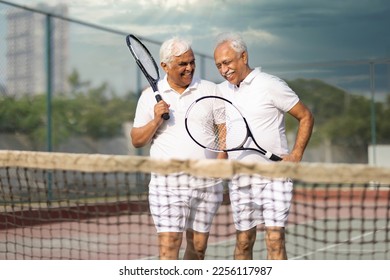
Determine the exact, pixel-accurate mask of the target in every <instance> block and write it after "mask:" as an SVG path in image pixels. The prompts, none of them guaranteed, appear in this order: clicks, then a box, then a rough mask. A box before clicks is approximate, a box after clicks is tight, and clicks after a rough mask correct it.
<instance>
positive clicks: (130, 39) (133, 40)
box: [126, 34, 169, 120]
mask: <svg viewBox="0 0 390 280" xmlns="http://www.w3.org/2000/svg"><path fill="white" fill-rule="evenodd" d="M126 43H127V46H128V47H129V49H130V52H131V54H132V55H133V57H134V59H135V61H136V62H137V65H138V66H139V68H140V69H141V71H142V73H143V74H144V76H145V77H146V79H147V80H148V82H149V84H150V86H151V87H152V89H153V91H154V93H155V94H156V101H157V102H160V101H161V100H162V98H161V95H160V94H159V93H158V87H157V83H158V81H159V80H160V73H159V71H158V66H157V64H156V61H155V60H154V59H153V56H152V55H151V54H150V52H149V50H148V49H147V48H146V47H145V45H144V44H143V43H142V42H141V41H140V40H139V39H138V38H137V37H135V36H134V35H132V34H130V35H127V36H126ZM162 118H163V119H164V120H168V119H169V114H168V113H164V114H163V115H162Z"/></svg>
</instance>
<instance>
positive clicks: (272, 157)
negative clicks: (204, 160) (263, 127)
mask: <svg viewBox="0 0 390 280" xmlns="http://www.w3.org/2000/svg"><path fill="white" fill-rule="evenodd" d="M209 98H216V99H221V100H223V101H225V102H227V103H229V104H230V105H232V106H233V107H234V108H235V109H236V110H237V112H238V113H239V114H240V116H241V117H242V119H243V120H244V123H245V127H246V136H245V138H244V141H243V142H242V143H241V144H240V145H238V146H237V147H236V148H231V149H213V148H210V147H207V146H205V145H203V144H201V143H200V142H199V141H197V140H196V139H195V138H194V137H193V136H192V134H191V133H190V130H189V128H188V119H187V117H188V114H189V112H190V111H191V110H192V108H193V107H194V106H195V104H196V103H198V102H199V101H201V100H203V99H209ZM184 122H185V128H186V130H187V133H188V135H189V136H190V137H191V139H192V140H193V141H194V142H195V143H196V144H198V145H199V146H201V147H202V148H204V149H207V150H210V151H213V152H233V151H255V152H258V153H260V154H262V155H264V156H265V157H267V158H268V159H270V160H272V161H281V160H282V158H281V157H279V156H278V155H275V154H273V153H271V152H269V151H266V150H264V149H263V148H262V147H260V145H259V144H258V143H257V142H256V139H255V137H254V136H253V134H252V131H251V130H250V128H249V125H248V122H247V120H246V118H245V117H244V116H243V115H242V113H241V111H240V110H239V109H238V108H237V107H236V106H235V105H234V104H233V102H231V101H230V100H228V99H226V98H224V97H221V96H217V95H215V96H213V95H207V96H202V97H200V98H198V99H196V100H195V101H194V102H193V103H192V104H191V105H190V107H188V109H187V112H186V116H185V121H184ZM249 137H251V138H252V140H253V143H254V144H255V145H256V147H257V148H258V149H255V148H247V147H244V144H245V143H246V142H247V140H248V138H249Z"/></svg>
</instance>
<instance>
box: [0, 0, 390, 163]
mask: <svg viewBox="0 0 390 280" xmlns="http://www.w3.org/2000/svg"><path fill="white" fill-rule="evenodd" d="M48 10H50V11H51V12H50V13H48V12H43V11H48ZM129 33H135V34H136V35H141V39H143V41H144V42H145V44H146V45H147V47H148V48H149V49H150V51H151V53H152V54H153V56H154V57H155V58H158V50H159V47H160V43H161V42H155V41H151V40H148V39H147V38H143V37H142V34H137V32H133V30H129ZM126 35H127V33H126V32H123V31H119V30H113V29H110V28H106V27H104V26H98V25H95V24H91V23H88V22H83V21H79V20H74V19H72V18H70V17H69V16H68V11H67V7H66V6H65V5H57V6H53V7H50V9H49V8H48V7H46V6H37V7H35V8H26V7H21V6H17V5H14V4H10V3H8V2H6V1H0V137H1V141H0V149H14V150H49V151H61V152H83V153H107V154H146V153H147V150H146V149H145V150H134V148H132V147H131V144H130V139H129V131H130V128H131V121H132V120H133V117H134V110H135V106H136V102H137V99H138V95H139V94H140V92H141V91H142V89H143V88H145V87H146V86H147V85H148V84H147V81H146V79H145V78H144V77H143V76H142V75H141V73H140V71H139V70H138V68H137V66H136V64H135V62H134V61H133V59H132V57H131V55H130V53H129V50H128V48H127V46H126V43H125V36H126ZM195 53H196V61H197V70H196V71H197V75H198V76H200V77H202V78H206V79H209V80H212V81H215V82H220V81H221V78H220V77H219V75H218V72H217V70H216V68H215V65H214V61H213V57H212V56H210V55H205V54H200V53H197V52H195ZM210 53H211V52H210ZM389 63H390V59H375V60H361V61H348V62H345V61H336V62H327V63H309V64H300V65H298V64H296V65H262V66H263V70H264V71H266V72H268V73H271V74H275V75H277V76H279V77H281V78H283V79H285V80H286V81H287V82H288V84H289V85H290V86H291V87H292V88H293V89H294V90H295V91H296V92H297V93H298V94H299V96H300V97H301V99H302V100H303V101H304V102H305V103H306V104H307V105H309V106H310V108H311V109H312V111H313V113H314V115H315V118H316V124H315V129H314V133H313V136H312V139H311V142H310V144H309V147H308V149H307V152H306V154H305V160H306V161H324V162H351V163H367V162H368V161H369V160H370V161H371V162H372V163H376V162H377V161H378V159H377V158H380V157H381V156H383V154H382V153H379V155H378V152H377V150H376V147H379V148H382V146H381V145H386V144H390V122H389V120H390V97H389V96H390V69H389ZM253 66H255V65H253ZM287 125H288V130H289V131H290V134H291V135H290V137H291V138H292V139H291V141H290V143H293V137H294V131H295V128H296V124H295V123H294V121H292V120H291V119H289V118H287ZM370 145H371V150H370V151H371V156H370V157H369V153H368V150H369V149H368V147H369V146H370Z"/></svg>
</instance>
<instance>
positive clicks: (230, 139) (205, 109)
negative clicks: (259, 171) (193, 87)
mask: <svg viewBox="0 0 390 280" xmlns="http://www.w3.org/2000/svg"><path fill="white" fill-rule="evenodd" d="M185 127H186V130H187V132H188V134H189V136H190V137H191V138H192V140H194V141H195V143H197V144H198V145H199V146H201V147H203V148H205V149H207V150H210V151H214V152H231V151H242V150H247V151H256V152H259V153H260V154H262V155H264V156H265V157H267V158H269V159H270V160H273V161H280V160H282V158H281V157H279V156H277V155H275V154H273V153H271V152H269V151H266V150H264V149H263V148H261V147H260V146H259V144H258V143H257V142H256V139H255V138H254V137H253V134H252V132H251V131H250V129H249V125H248V122H247V121H246V119H245V118H244V117H243V116H242V114H241V112H240V111H239V110H238V108H237V107H236V106H234V105H233V103H232V102H230V101H229V100H227V99H225V98H223V97H220V96H203V97H201V98H199V99H197V100H195V101H194V102H193V103H192V104H191V105H190V107H189V108H188V109H187V112H186V116H185ZM249 137H250V138H251V139H252V141H253V143H254V144H255V145H256V147H257V148H253V147H249V146H248V145H245V144H246V143H247V142H248V138H249Z"/></svg>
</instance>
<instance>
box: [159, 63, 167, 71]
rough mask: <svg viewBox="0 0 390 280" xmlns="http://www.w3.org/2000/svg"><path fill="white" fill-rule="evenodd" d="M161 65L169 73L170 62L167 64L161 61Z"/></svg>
mask: <svg viewBox="0 0 390 280" xmlns="http://www.w3.org/2000/svg"><path fill="white" fill-rule="evenodd" d="M160 65H161V68H162V69H163V70H164V71H165V73H167V72H168V64H166V63H165V62H161V63H160Z"/></svg>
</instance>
